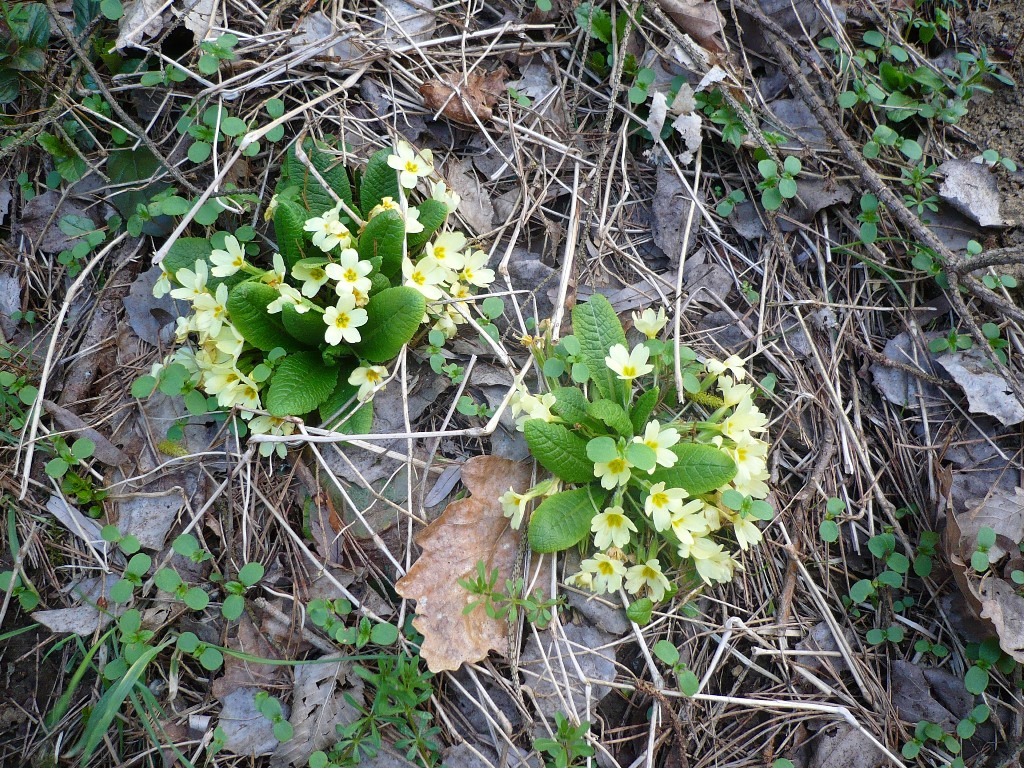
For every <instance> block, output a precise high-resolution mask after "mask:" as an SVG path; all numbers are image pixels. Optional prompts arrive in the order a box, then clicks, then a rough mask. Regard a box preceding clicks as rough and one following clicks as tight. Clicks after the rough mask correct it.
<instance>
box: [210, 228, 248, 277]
mask: <svg viewBox="0 0 1024 768" xmlns="http://www.w3.org/2000/svg"><path fill="white" fill-rule="evenodd" d="M210 261H211V262H212V263H213V269H211V270H210V274H211V275H213V276H214V277H231V275H233V274H235V273H236V272H237V271H238V270H240V269H241V268H242V267H244V266H245V249H244V248H242V245H241V244H240V243H239V242H238V239H237V238H236V237H235V236H234V235H228V236H227V237H225V238H224V249H223V250H221V249H220V248H214V249H213V250H212V251H210Z"/></svg>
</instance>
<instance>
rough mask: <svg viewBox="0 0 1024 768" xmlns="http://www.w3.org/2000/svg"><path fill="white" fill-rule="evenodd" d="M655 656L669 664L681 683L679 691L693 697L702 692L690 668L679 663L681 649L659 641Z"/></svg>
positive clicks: (656, 645) (666, 641) (655, 646)
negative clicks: (699, 691)
mask: <svg viewBox="0 0 1024 768" xmlns="http://www.w3.org/2000/svg"><path fill="white" fill-rule="evenodd" d="M652 650H653V651H654V655H655V656H657V657H658V658H659V659H660V660H661V661H662V662H664V663H665V664H667V665H668V666H669V667H670V668H671V669H672V673H673V674H674V675H675V676H676V680H677V681H678V682H679V690H680V691H681V692H682V693H684V694H685V695H687V696H693V695H694V694H696V693H697V691H698V690H700V681H699V680H698V679H697V675H695V674H694V673H693V672H692V671H691V670H690V669H689V667H687V666H686V665H685V664H682V663H680V661H679V649H678V648H676V647H675V645H673V644H672V643H670V642H669V641H668V640H659V641H658V642H656V643H655V644H654V648H653V649H652Z"/></svg>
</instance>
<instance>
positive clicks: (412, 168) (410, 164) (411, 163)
mask: <svg viewBox="0 0 1024 768" xmlns="http://www.w3.org/2000/svg"><path fill="white" fill-rule="evenodd" d="M405 170H407V171H408V172H409V173H419V172H420V166H419V163H417V162H416V161H415V160H406V161H405Z"/></svg>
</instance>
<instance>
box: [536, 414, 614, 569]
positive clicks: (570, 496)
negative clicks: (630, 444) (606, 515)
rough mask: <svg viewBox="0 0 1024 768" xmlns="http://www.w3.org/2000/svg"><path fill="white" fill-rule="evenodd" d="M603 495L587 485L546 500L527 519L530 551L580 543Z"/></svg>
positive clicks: (555, 549)
mask: <svg viewBox="0 0 1024 768" xmlns="http://www.w3.org/2000/svg"><path fill="white" fill-rule="evenodd" d="M530 423H531V422H527V425H529V424H530ZM541 423H543V422H541ZM591 494H593V495H591ZM606 496H607V494H606V493H605V492H604V491H602V490H600V489H598V488H597V487H595V486H587V487H584V488H577V489H575V490H572V491H562V492H561V493H556V494H554V495H553V496H549V497H548V498H546V499H545V500H544V501H542V502H541V503H540V506H538V507H537V509H536V510H535V511H534V513H533V516H532V517H531V518H530V527H529V534H528V535H529V539H530V547H531V548H532V549H533V551H534V552H541V553H543V552H560V551H561V550H563V549H568V548H569V547H572V546H575V545H576V544H578V543H580V542H581V541H583V539H585V538H586V537H587V536H588V535H589V534H590V521H591V520H592V519H593V517H594V515H596V514H597V513H598V511H599V510H600V509H601V508H602V507H603V506H604V500H605V498H606Z"/></svg>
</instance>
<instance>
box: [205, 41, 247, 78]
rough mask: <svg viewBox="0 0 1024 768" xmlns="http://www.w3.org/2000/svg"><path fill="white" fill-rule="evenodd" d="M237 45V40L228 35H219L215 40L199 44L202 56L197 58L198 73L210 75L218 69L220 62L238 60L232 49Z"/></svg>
mask: <svg viewBox="0 0 1024 768" xmlns="http://www.w3.org/2000/svg"><path fill="white" fill-rule="evenodd" d="M236 45H238V38H237V37H236V36H235V35H232V34H230V33H228V34H224V35H221V36H220V37H218V38H217V39H216V40H206V41H204V42H202V43H200V44H199V50H200V51H202V55H201V56H200V57H199V71H200V72H202V73H203V74H204V75H212V74H214V73H215V72H216V71H217V70H218V69H220V64H221V62H222V61H234V60H235V59H237V58H238V54H237V53H235V51H234V47H235V46H236Z"/></svg>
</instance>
